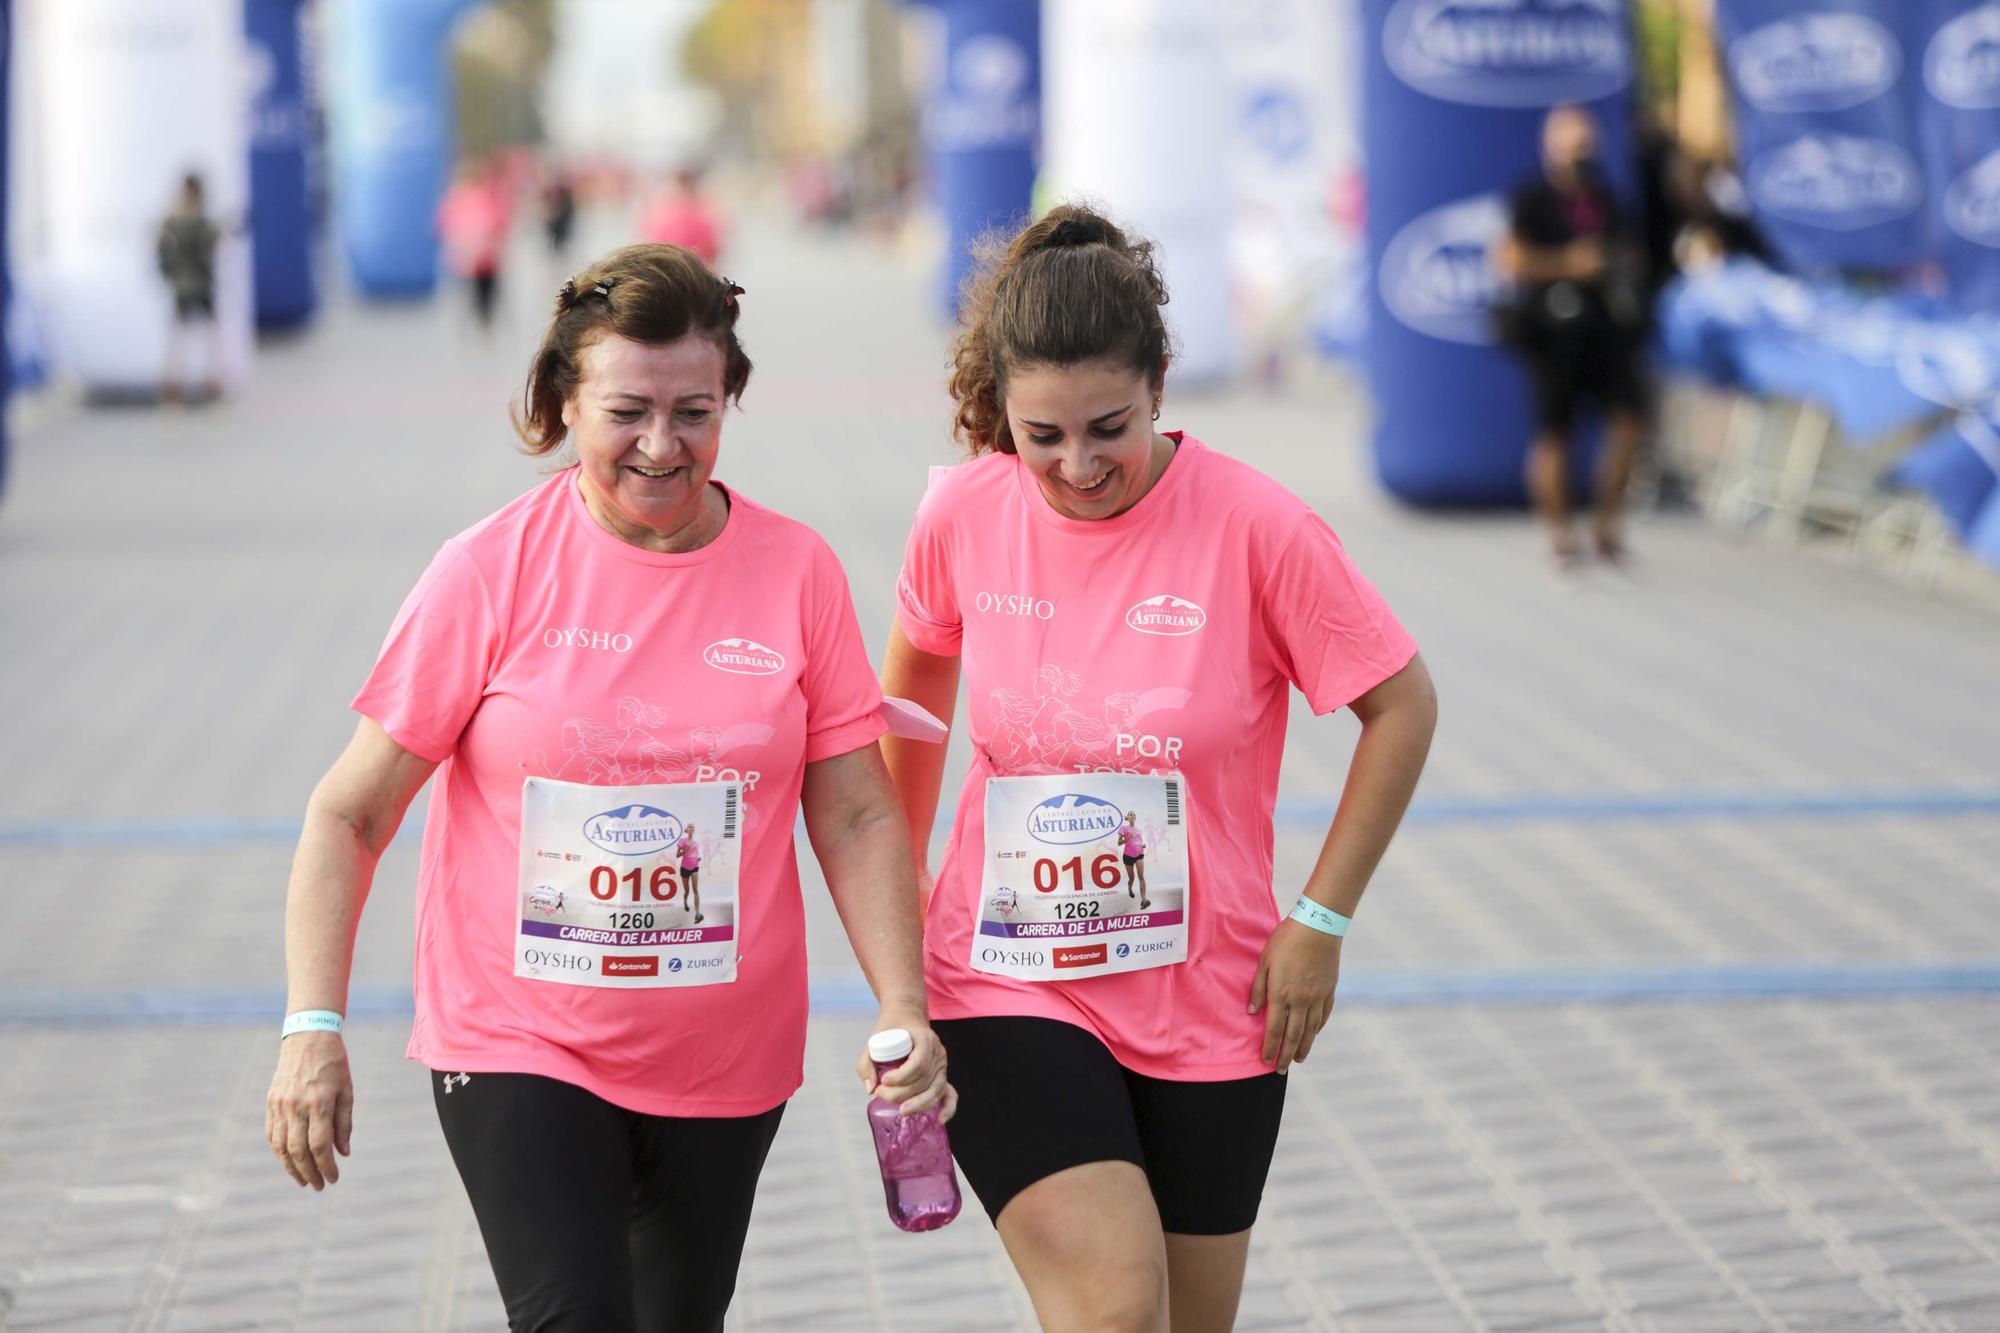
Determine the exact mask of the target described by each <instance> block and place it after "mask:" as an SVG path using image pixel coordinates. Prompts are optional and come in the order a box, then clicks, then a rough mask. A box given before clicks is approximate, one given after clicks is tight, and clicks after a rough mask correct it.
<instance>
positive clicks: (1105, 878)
mask: <svg viewBox="0 0 2000 1333" xmlns="http://www.w3.org/2000/svg"><path fill="white" fill-rule="evenodd" d="M605 869H607V870H608V869H610V867H609V866H607V867H605ZM1033 873H1034V879H1035V887H1036V888H1037V889H1038V890H1040V891H1041V892H1043V893H1054V892H1055V891H1056V890H1057V889H1060V888H1062V887H1063V882H1062V880H1063V876H1064V875H1068V876H1069V880H1070V882H1069V890H1070V892H1072V893H1082V892H1083V891H1084V887H1085V886H1084V882H1083V858H1082V857H1080V856H1072V857H1071V858H1070V859H1069V860H1067V861H1063V862H1061V863H1057V862H1055V861H1052V860H1050V859H1049V858H1048V857H1043V858H1041V859H1040V860H1038V861H1036V862H1035V866H1034V872H1033ZM1124 879H1125V875H1124V872H1123V871H1121V870H1120V869H1119V868H1118V858H1117V857H1115V856H1113V855H1112V854H1111V853H1109V852H1105V853H1103V854H1102V855H1100V856H1097V857H1094V858H1092V860H1091V862H1090V883H1091V884H1092V885H1093V886H1095V887H1097V888H1100V889H1115V888H1117V887H1118V886H1119V884H1120V883H1122V882H1123V881H1124ZM596 883H597V881H596V879H595V877H593V878H592V879H591V884H592V886H593V887H592V892H595V891H596V889H595V885H596Z"/></svg>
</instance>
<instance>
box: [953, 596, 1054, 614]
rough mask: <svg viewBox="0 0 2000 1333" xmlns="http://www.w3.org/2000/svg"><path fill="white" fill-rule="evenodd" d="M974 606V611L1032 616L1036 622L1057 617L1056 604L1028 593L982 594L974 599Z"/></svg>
mask: <svg viewBox="0 0 2000 1333" xmlns="http://www.w3.org/2000/svg"><path fill="white" fill-rule="evenodd" d="M972 605H973V609H974V610H977V611H985V612H989V613H991V614H993V615H997V616H1031V617H1033V618H1034V619H1036V620H1053V619H1055V615H1056V604H1055V603H1054V602H1051V601H1049V600H1048V599H1047V598H1045V597H1037V596H1035V595H1034V594H1033V593H1027V592H982V593H979V594H977V595H976V596H975V597H974V598H973V599H972Z"/></svg>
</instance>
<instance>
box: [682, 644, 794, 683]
mask: <svg viewBox="0 0 2000 1333" xmlns="http://www.w3.org/2000/svg"><path fill="white" fill-rule="evenodd" d="M701 660H702V661H704V662H706V663H708V664H709V665H710V666H712V667H714V668H715V669H716V670H717V671H729V672H733V673H735V674H736V675H739V676H775V675H777V674H778V673H779V672H780V671H783V670H784V669H785V657H784V654H783V653H780V652H778V651H777V650H776V649H775V648H766V647H765V646H764V645H763V644H761V643H758V642H757V641H756V640H755V639H718V640H717V641H716V642H714V643H711V644H710V645H708V647H706V648H704V649H702V650H701Z"/></svg>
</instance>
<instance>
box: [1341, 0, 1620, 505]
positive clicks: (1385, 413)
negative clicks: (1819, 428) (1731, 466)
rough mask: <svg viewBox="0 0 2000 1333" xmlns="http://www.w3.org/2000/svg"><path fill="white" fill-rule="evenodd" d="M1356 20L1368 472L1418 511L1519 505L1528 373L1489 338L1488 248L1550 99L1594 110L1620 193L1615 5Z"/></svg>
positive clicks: (1377, 1) (1531, 164)
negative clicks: (1370, 394) (1367, 271)
mask: <svg viewBox="0 0 2000 1333" xmlns="http://www.w3.org/2000/svg"><path fill="white" fill-rule="evenodd" d="M1363 19H1364V35H1363V45H1364V46H1365V48H1366V57H1365V58H1366V71H1365V75H1364V92H1365V102H1364V105H1366V106H1367V108H1368V115H1367V116H1366V117H1365V124H1364V135H1365V139H1366V144H1365V147H1366V154H1365V156H1366V159H1367V164H1368V167H1367V170H1368V260H1369V265H1370V268H1371V270H1372V272H1373V273H1374V275H1375V281H1374V282H1373V284H1372V287H1373V295H1372V298H1371V300H1370V305H1369V336H1368V367H1369V378H1370V381H1371V383H1372V385H1373V387H1374V391H1375V399H1376V407H1377V414H1378V415H1377V424H1376V435H1375V459H1376V467H1377V471H1378V472H1379V474H1380V476H1381V478H1382V484H1383V485H1384V486H1385V487H1387V488H1388V490H1389V491H1390V492H1391V493H1392V494H1395V495H1397V496H1399V497H1401V498H1403V499H1405V500H1408V501H1410V502H1412V503H1416V504H1450V505H1488V504H1519V503H1520V502H1521V501H1522V499H1523V498H1524V492H1525V487H1524V484H1523V481H1522V467H1523V463H1524V461H1525V458H1526V452H1527V447H1528V441H1529V437H1530V435H1531V434H1532V421H1531V414H1530V410H1529V398H1528V376H1527V372H1526V370H1525V369H1524V368H1523V367H1522V366H1521V365H1520V364H1519V363H1518V362H1517V361H1515V360H1514V359H1513V358H1512V357H1511V356H1509V355H1507V354H1506V353H1505V352H1503V351H1502V349H1501V348H1500V347H1499V346H1497V345H1496V342H1495V337H1494V332H1493V324H1492V317H1491V312H1490V306H1491V302H1492V298H1493V296H1494V274H1493V270H1492V266H1491V264H1490V262H1489V261H1488V258H1487V255H1488V251H1489V249H1490V247H1491V246H1492V244H1493V242H1494V241H1495V240H1496V239H1497V238H1498V237H1499V235H1500V234H1501V232H1502V231H1504V230H1505V228H1506V226H1507V215H1508V208H1507V199H1508V195H1509V193H1510V192H1511V191H1512V190H1514V189H1516V188H1518V187H1519V186H1520V185H1522V184H1523V183H1524V182H1525V181H1527V180H1528V179H1530V178H1532V177H1533V176H1534V175H1535V174H1536V173H1537V172H1538V171H1539V170H1540V169H1541V129H1542V121H1543V119H1544V117H1545V116H1546V115H1547V113H1548V110H1549V108H1550V107H1552V106H1555V105H1557V104H1559V103H1565V102H1573V103H1580V104H1583V105H1585V106H1588V107H1589V108H1590V109H1591V110H1592V111H1593V112H1594V113H1595V114H1596V115H1597V117H1598V120H1599V125H1600V130H1601V135H1602V151H1603V155H1604V158H1605V162H1606V166H1607V168H1608V169H1609V171H1610V173H1611V175H1612V178H1613V182H1614V184H1615V185H1616V186H1618V187H1619V193H1620V196H1621V198H1622V199H1625V200H1630V199H1631V198H1632V191H1631V188H1630V187H1631V183H1632V179H1633V169H1632V161H1631V154H1630V152H1629V150H1628V148H1627V144H1628V142H1629V139H1628V120H1629V118H1628V115H1627V98H1628V96H1629V93H1630V85H1631V82H1632V74H1633V70H1632V50H1631V42H1630V37H1629V33H1628V31H1627V28H1626V18H1625V5H1624V0H1366V3H1365V4H1364V7H1363ZM1580 461H1581V460H1580ZM1578 472H1579V475H1588V473H1587V470H1586V469H1584V468H1579V469H1578Z"/></svg>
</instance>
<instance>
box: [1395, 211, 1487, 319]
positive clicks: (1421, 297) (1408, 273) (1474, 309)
mask: <svg viewBox="0 0 2000 1333" xmlns="http://www.w3.org/2000/svg"><path fill="white" fill-rule="evenodd" d="M1506 228H1507V203H1506V200H1504V199H1503V198H1501V197H1500V196H1499V195H1498V194H1481V195H1474V196H1473V197H1472V198H1469V199H1461V200H1459V201H1458V202H1457V203H1455V204H1446V205H1445V206H1444V207H1443V208H1438V209H1433V210H1432V211H1431V212H1428V213H1424V214H1421V215H1419V216H1417V217H1415V218H1412V219H1411V220H1410V221H1409V222H1408V223H1406V224H1404V226H1403V229H1402V230H1401V231H1399V232H1397V233H1396V235H1395V236H1394V237H1393V238H1392V239H1391V240H1390V242H1389V244H1388V247H1387V248H1386V249H1384V250H1383V252H1382V271H1381V283H1382V303H1383V304H1384V305H1386V306H1387V307H1388V308H1389V313H1390V314H1392V315H1394V316H1395V317H1396V318H1397V320H1399V321H1400V322H1401V323H1403V324H1405V325H1407V326H1408V327H1409V328H1411V329H1414V330H1416V331H1417V332H1418V333H1421V334H1423V335H1425V336H1426V337H1430V338H1437V339H1440V340H1442V341H1444V342H1455V343H1466V344H1468V345H1470V346H1474V347H1478V346H1483V345H1485V344H1487V343H1490V342H1492V341H1493V326H1492V315H1491V310H1492V305H1493V299H1494V295H1495V292H1496V291H1497V279H1496V278H1495V276H1494V272H1493V265H1492V264H1491V263H1490V262H1488V260H1487V257H1486V256H1487V251H1488V250H1489V249H1491V247H1492V245H1493V242H1494V241H1495V240H1497V239H1499V236H1500V233H1501V232H1503V231H1505V230H1506Z"/></svg>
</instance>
